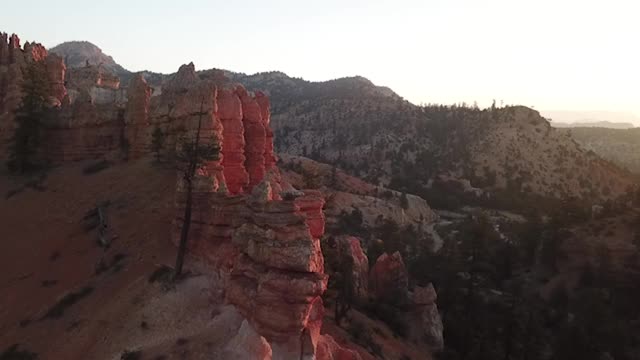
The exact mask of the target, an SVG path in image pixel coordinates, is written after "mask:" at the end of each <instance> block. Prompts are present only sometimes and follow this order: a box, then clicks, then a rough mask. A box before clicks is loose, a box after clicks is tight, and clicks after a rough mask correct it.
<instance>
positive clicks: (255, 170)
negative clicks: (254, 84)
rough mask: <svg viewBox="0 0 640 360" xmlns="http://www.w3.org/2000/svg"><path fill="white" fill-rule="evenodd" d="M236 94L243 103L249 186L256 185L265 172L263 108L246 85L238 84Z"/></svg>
mask: <svg viewBox="0 0 640 360" xmlns="http://www.w3.org/2000/svg"><path fill="white" fill-rule="evenodd" d="M235 91H236V94H237V95H238V97H239V98H240V102H241V103H242V123H243V125H244V132H245V141H246V146H245V156H246V158H247V160H246V162H245V164H246V168H247V172H248V173H249V187H250V188H251V187H254V186H256V185H257V184H258V183H259V182H260V181H261V180H262V178H263V177H264V174H265V159H264V153H265V149H266V136H267V134H266V131H265V126H264V123H263V120H262V109H261V108H260V106H259V105H258V102H257V101H256V99H255V98H253V97H251V96H250V95H249V93H248V92H247V90H245V88H244V87H242V86H240V85H238V86H237V87H236V89H235Z"/></svg>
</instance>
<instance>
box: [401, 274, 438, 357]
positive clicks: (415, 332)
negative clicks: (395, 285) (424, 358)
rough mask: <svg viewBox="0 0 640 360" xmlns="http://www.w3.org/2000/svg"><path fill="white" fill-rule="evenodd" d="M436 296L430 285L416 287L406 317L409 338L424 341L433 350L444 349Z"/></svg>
mask: <svg viewBox="0 0 640 360" xmlns="http://www.w3.org/2000/svg"><path fill="white" fill-rule="evenodd" d="M437 299H438V295H437V294H436V290H435V289H434V288H433V285H432V284H429V285H427V286H426V287H420V286H416V287H415V288H414V289H413V292H412V293H411V295H410V300H411V306H410V309H411V310H410V312H409V314H408V316H407V323H408V324H409V336H410V337H411V338H412V339H414V340H415V341H424V340H426V342H427V343H428V344H429V345H430V346H432V348H433V349H434V350H442V349H444V338H443V337H442V332H443V326H442V319H441V318H440V313H439V312H438V305H436V300H437Z"/></svg>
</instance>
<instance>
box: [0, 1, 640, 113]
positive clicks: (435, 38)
mask: <svg viewBox="0 0 640 360" xmlns="http://www.w3.org/2000/svg"><path fill="white" fill-rule="evenodd" d="M9 8H10V9H9V10H10V11H4V12H3V13H2V14H0V22H1V23H2V29H0V30H2V31H7V32H14V33H16V34H18V35H19V36H20V37H21V39H22V40H23V42H24V41H37V42H40V43H42V44H43V45H45V46H46V47H47V48H51V47H53V46H55V45H57V44H59V43H62V42H65V41H71V40H86V41H89V42H91V43H94V44H96V45H97V46H98V47H100V48H101V49H102V50H103V51H104V52H105V53H106V54H108V55H111V56H113V58H114V59H115V60H116V61H117V62H118V63H119V64H121V65H122V66H124V67H125V68H127V69H129V70H132V71H140V70H150V71H155V72H163V73H171V72H175V71H176V70H177V69H178V67H179V66H180V65H181V64H184V63H188V62H190V61H193V62H194V63H195V65H196V68H197V69H207V68H212V67H216V68H224V69H229V70H233V71H239V72H244V73H256V72H263V71H273V70H277V71H282V72H285V73H287V74H288V75H290V76H294V77H301V78H304V79H307V80H311V81H322V80H329V79H335V78H340V77H345V76H354V75H361V76H364V77H366V78H368V79H370V80H371V81H373V82H374V83H375V84H377V85H382V86H388V87H390V88H391V89H393V90H394V91H395V92H397V93H398V94H400V95H401V96H403V97H405V98H407V99H408V100H410V101H412V102H414V103H416V104H417V103H422V102H426V103H445V104H449V103H454V102H463V101H464V102H467V103H473V102H474V101H477V102H478V103H479V104H480V106H488V105H490V103H491V101H492V100H493V99H495V100H496V101H497V102H498V103H500V102H501V101H504V103H505V104H521V105H526V106H530V107H533V108H535V109H539V110H540V109H548V110H570V111H572V112H596V111H597V112H603V111H606V112H610V113H612V114H614V115H613V117H614V118H611V119H597V120H608V121H611V122H617V121H628V120H620V119H622V118H624V119H632V122H634V123H635V125H636V126H638V125H640V117H639V116H640V105H639V104H638V99H640V88H639V87H638V86H637V84H638V83H640V68H638V66H637V64H638V63H640V53H639V52H637V51H636V50H635V46H634V43H635V42H636V41H637V38H638V37H639V36H640V22H637V21H636V20H637V19H635V15H634V14H637V13H638V10H640V5H638V4H635V3H634V2H632V1H624V0H614V1H611V2H607V3H602V2H595V1H575V0H571V1H565V2H563V3H557V2H552V1H548V0H544V1H536V2H527V3H526V4H525V3H522V2H518V3H517V4H516V3H515V2H510V1H504V0H494V1H488V2H485V3H483V4H479V3H478V2H474V1H472V0H459V1H440V0H438V1H430V2H426V1H419V0H404V1H396V2H393V3H385V2H383V1H350V2H348V4H345V2H344V1H335V0H330V1H325V2H322V3H309V4H304V5H301V4H300V3H299V2H295V1H289V0H286V1H285V0H282V1H274V2H266V1H245V2H243V3H242V4H232V3H229V2H212V1H204V0H199V1H183V2H180V3H175V2H168V1H155V2H152V1H150V0H142V1H136V2H131V1H128V2H125V1H122V0H113V1H110V2H108V3H104V2H103V3H92V4H91V8H89V7H88V6H87V3H86V2H83V1H79V0H71V1H65V2H63V3H61V2H57V3H50V2H45V1H42V0H23V1H20V2H14V3H12V4H11V5H10V6H9ZM5 9H7V7H5ZM14 14H29V17H28V19H29V21H25V19H27V18H25V17H20V16H14ZM542 113H543V114H544V113H545V111H542ZM615 114H618V115H620V116H618V115H615ZM557 120H558V121H564V120H562V119H557Z"/></svg>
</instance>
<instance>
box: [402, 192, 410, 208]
mask: <svg viewBox="0 0 640 360" xmlns="http://www.w3.org/2000/svg"><path fill="white" fill-rule="evenodd" d="M400 206H401V207H402V208H403V209H405V210H407V209H408V208H409V199H408V198H407V194H406V193H402V195H400Z"/></svg>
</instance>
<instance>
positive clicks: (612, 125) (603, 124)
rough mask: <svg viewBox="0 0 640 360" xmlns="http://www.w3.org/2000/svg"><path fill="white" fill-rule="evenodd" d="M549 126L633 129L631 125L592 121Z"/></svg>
mask: <svg viewBox="0 0 640 360" xmlns="http://www.w3.org/2000/svg"><path fill="white" fill-rule="evenodd" d="M551 126H553V127H557V128H583V127H586V128H605V129H633V128H634V127H635V126H634V125H633V124H632V123H619V122H609V121H594V122H575V123H562V122H552V123H551Z"/></svg>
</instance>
